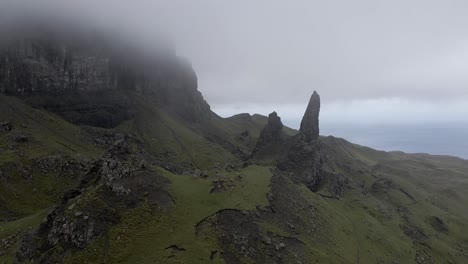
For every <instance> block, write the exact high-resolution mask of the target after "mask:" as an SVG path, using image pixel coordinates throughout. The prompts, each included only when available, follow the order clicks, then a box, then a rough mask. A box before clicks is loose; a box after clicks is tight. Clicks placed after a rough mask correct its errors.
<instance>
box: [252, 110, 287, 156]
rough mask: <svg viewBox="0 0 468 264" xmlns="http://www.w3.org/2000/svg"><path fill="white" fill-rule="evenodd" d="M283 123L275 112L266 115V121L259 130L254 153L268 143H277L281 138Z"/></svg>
mask: <svg viewBox="0 0 468 264" xmlns="http://www.w3.org/2000/svg"><path fill="white" fill-rule="evenodd" d="M282 129H283V123H282V122H281V118H280V117H279V116H278V114H276V112H273V113H271V114H270V115H268V123H267V125H266V126H265V127H264V128H263V129H262V131H261V132H260V136H259V138H258V141H257V144H256V146H255V149H254V152H253V153H254V154H255V153H257V152H259V151H261V150H262V149H264V148H265V147H267V146H268V145H271V144H274V143H279V142H280V141H281V140H282V135H281V132H282Z"/></svg>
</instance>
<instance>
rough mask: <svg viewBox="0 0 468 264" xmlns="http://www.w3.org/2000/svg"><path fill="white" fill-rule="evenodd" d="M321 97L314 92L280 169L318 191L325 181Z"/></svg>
mask: <svg viewBox="0 0 468 264" xmlns="http://www.w3.org/2000/svg"><path fill="white" fill-rule="evenodd" d="M319 113H320V96H319V95H318V94H317V92H314V94H313V95H312V97H311V98H310V102H309V105H308V106H307V110H306V112H305V114H304V117H303V118H302V122H301V128H300V130H299V134H297V135H296V136H294V137H293V138H291V139H290V140H289V141H288V142H287V143H286V146H285V148H286V151H285V152H284V154H283V155H282V157H281V158H280V160H279V162H278V168H279V169H280V170H282V171H287V172H291V173H292V175H291V176H292V177H293V178H295V179H296V180H298V181H300V182H302V183H304V184H305V185H306V186H307V187H308V188H309V189H310V190H312V191H317V190H318V189H319V188H320V184H321V183H322V179H323V170H322V163H323V162H322V150H321V149H322V146H321V143H320V140H319Z"/></svg>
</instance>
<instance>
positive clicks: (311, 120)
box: [299, 91, 320, 142]
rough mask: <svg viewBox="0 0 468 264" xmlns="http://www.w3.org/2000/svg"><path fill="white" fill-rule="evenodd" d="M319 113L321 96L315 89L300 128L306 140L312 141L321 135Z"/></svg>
mask: <svg viewBox="0 0 468 264" xmlns="http://www.w3.org/2000/svg"><path fill="white" fill-rule="evenodd" d="M319 114H320V96H319V95H318V93H317V92H315V91H314V93H313V94H312V96H311V97H310V100H309V105H308V106H307V110H306V112H305V114H304V117H303V118H302V122H301V128H300V129H299V131H300V133H301V135H302V136H303V138H304V141H306V142H311V141H312V140H315V139H318V137H319V132H320V131H319Z"/></svg>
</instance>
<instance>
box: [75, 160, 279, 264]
mask: <svg viewBox="0 0 468 264" xmlns="http://www.w3.org/2000/svg"><path fill="white" fill-rule="evenodd" d="M160 171H161V173H162V174H163V175H164V176H166V177H167V178H169V179H170V180H171V182H172V187H171V192H172V195H173V197H174V199H175V203H176V207H175V208H174V209H173V210H171V211H169V212H167V213H162V214H161V213H152V212H151V209H150V208H148V207H145V206H143V207H140V208H138V209H135V210H134V211H131V212H129V213H128V214H127V215H126V217H125V219H124V220H123V223H122V224H120V225H119V226H117V227H115V228H114V229H113V230H112V231H111V232H110V234H109V237H108V238H106V239H104V238H103V239H101V240H99V241H97V242H96V243H94V244H93V245H92V246H91V247H89V249H88V250H87V251H85V252H82V253H78V254H76V255H74V256H72V257H71V258H70V259H68V260H67V261H68V262H69V263H81V262H82V261H84V260H85V259H87V260H90V259H91V260H93V259H94V260H105V261H106V262H107V263H207V262H209V261H210V259H209V258H210V254H211V250H220V247H219V245H217V239H215V237H214V234H213V237H209V236H208V237H204V239H200V238H197V236H196V234H195V226H196V225H197V223H198V222H199V221H201V220H203V219H205V218H206V217H208V216H211V215H213V214H214V213H216V212H217V211H219V210H222V209H239V210H253V209H255V208H256V206H265V205H267V204H268V201H267V199H266V195H267V193H268V191H269V182H270V178H271V172H270V168H267V167H259V166H251V167H247V168H245V169H243V170H241V171H238V172H231V173H226V174H224V175H222V176H219V177H223V178H225V179H233V180H235V179H236V178H237V175H238V174H237V173H239V174H242V175H243V177H242V180H239V181H238V180H235V183H236V184H235V187H234V189H232V190H229V191H226V192H221V193H213V194H210V190H211V188H212V178H211V177H210V178H209V179H201V178H194V177H190V176H181V175H174V174H172V173H170V172H168V171H166V170H163V169H160ZM216 178H218V177H216ZM171 245H177V246H178V247H180V248H184V249H185V251H183V252H172V251H171V250H167V249H166V248H168V247H170V246H171ZM94 249H97V252H99V253H98V254H96V253H95V251H94ZM218 261H219V260H218ZM213 263H216V262H213Z"/></svg>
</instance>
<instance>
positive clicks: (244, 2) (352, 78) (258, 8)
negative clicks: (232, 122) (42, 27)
mask: <svg viewBox="0 0 468 264" xmlns="http://www.w3.org/2000/svg"><path fill="white" fill-rule="evenodd" d="M0 1H1V2H0V9H2V10H3V11H7V13H9V14H10V15H12V16H16V17H19V16H29V15H30V13H31V12H33V13H35V14H38V13H41V14H46V15H47V16H48V17H54V16H60V17H62V18H74V19H77V20H78V21H80V23H87V24H89V25H94V24H95V25H99V26H101V27H102V26H103V27H107V28H110V29H112V30H115V31H118V32H121V34H122V35H128V36H131V37H132V38H134V39H136V40H138V41H141V42H142V43H145V44H146V45H147V46H148V47H151V43H154V41H155V39H156V38H157V37H158V34H157V32H165V33H166V34H168V35H170V36H171V38H172V39H173V40H174V43H175V45H176V46H177V51H178V53H179V54H180V55H181V56H184V57H187V58H188V59H189V60H190V61H191V62H192V64H193V66H194V68H195V70H196V72H197V74H198V77H199V89H200V90H201V91H202V93H203V94H204V96H205V98H206V99H207V101H208V102H209V103H210V105H211V106H212V108H213V109H214V110H215V111H216V112H218V113H219V114H221V115H230V114H234V113H236V112H251V113H253V112H260V113H262V114H267V113H269V112H271V111H273V110H277V111H278V113H279V115H280V116H282V117H283V119H284V120H286V123H288V124H290V125H292V126H295V125H297V122H298V120H299V119H300V117H301V115H302V114H303V111H304V109H305V107H306V104H307V101H308V98H309V96H310V95H311V94H312V92H313V90H317V91H318V92H319V93H320V94H321V97H322V100H323V103H322V105H323V115H322V122H323V121H325V122H354V121H357V120H359V121H360V122H367V123H372V122H376V123H379V122H383V123H398V122H432V121H447V120H448V121H454V122H460V121H466V120H467V118H466V116H468V74H467V73H468V16H467V14H468V1H466V0H460V1H450V0H439V1H433V0H391V1H390V0H388V1H379V0H360V1H348V0H341V1H333V0H331V1H312V0H308V1H306V0H304V1H274V0H268V1H266V0H265V1H261V0H258V1H253V0H236V1H227V0H226V1H221V0H211V1H209V0H199V1H196V0H185V1H182V0H166V1H163V0H132V1H130V0H127V1H118V0H114V1H110V0H105V1H98V0H94V1H91V0H81V1H63V0H39V1H38V0H35V1H32V0H23V1H21V0H15V1H13V0H0Z"/></svg>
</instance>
